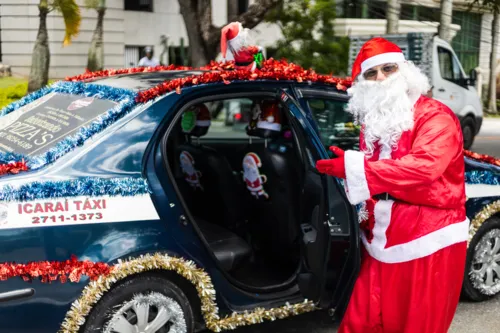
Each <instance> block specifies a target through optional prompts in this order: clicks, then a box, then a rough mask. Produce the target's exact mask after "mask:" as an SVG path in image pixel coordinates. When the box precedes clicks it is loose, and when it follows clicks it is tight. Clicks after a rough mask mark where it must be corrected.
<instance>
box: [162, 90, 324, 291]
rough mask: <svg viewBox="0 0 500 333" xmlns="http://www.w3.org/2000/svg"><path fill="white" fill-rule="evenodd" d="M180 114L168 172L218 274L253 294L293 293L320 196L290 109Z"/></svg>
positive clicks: (262, 102)
mask: <svg viewBox="0 0 500 333" xmlns="http://www.w3.org/2000/svg"><path fill="white" fill-rule="evenodd" d="M229 107H230V108H232V109H231V110H227V108H229ZM235 108H236V109H237V110H236V111H235ZM179 112H181V113H182V114H181V116H180V117H178V118H177V119H178V121H177V122H176V123H175V124H174V126H173V127H172V128H171V130H170V132H169V133H168V137H167V140H166V145H167V148H166V152H167V161H168V163H167V164H168V166H169V168H170V171H171V175H172V176H173V178H174V179H173V181H174V182H175V184H176V186H177V189H178V192H179V195H180V196H181V197H182V199H183V201H184V203H185V206H186V208H187V210H189V212H190V215H191V216H192V217H193V219H194V221H192V222H193V224H194V225H196V226H197V229H198V231H199V234H200V236H201V238H202V240H203V241H204V242H205V244H206V245H207V246H208V248H209V250H210V251H211V252H212V253H213V255H214V257H215V258H216V260H217V262H218V265H219V268H221V270H222V271H223V272H225V274H227V275H228V276H229V277H231V278H232V279H233V280H234V281H237V282H238V283H239V284H240V285H244V286H247V287H251V288H254V289H255V288H257V289H258V288H262V289H266V288H267V289H269V290H270V288H273V287H274V288H279V286H281V287H284V286H286V285H290V284H291V283H293V282H294V280H295V278H296V275H297V273H298V272H299V270H300V263H301V243H300V238H301V223H302V221H304V220H308V219H310V218H311V216H314V215H311V212H313V211H315V212H316V214H317V208H316V210H315V209H314V207H317V206H318V202H319V201H320V198H321V197H323V192H322V185H321V181H316V182H311V181H309V182H308V181H307V179H306V178H307V172H306V171H305V169H306V168H305V167H304V165H305V163H304V159H305V158H306V157H304V156H306V154H304V153H303V152H301V148H300V144H299V139H298V137H297V135H296V131H294V126H292V124H291V121H292V120H291V119H290V118H289V115H288V112H285V107H284V106H283V105H282V104H281V102H280V101H279V100H278V99H274V98H273V97H264V96H262V97H247V98H231V99H219V100H213V101H208V102H200V103H196V104H194V105H190V106H187V107H185V108H184V109H181V110H180V111H179ZM228 112H229V113H231V114H235V115H238V114H240V116H238V119H235V120H237V121H233V122H230V123H228V122H227V121H226V120H227V113H228ZM242 119H245V124H244V126H243V125H242V124H241V122H242ZM309 158H310V156H309ZM311 184H312V185H311ZM312 214H314V213H312Z"/></svg>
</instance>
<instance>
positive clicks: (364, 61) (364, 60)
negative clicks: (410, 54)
mask: <svg viewBox="0 0 500 333" xmlns="http://www.w3.org/2000/svg"><path fill="white" fill-rule="evenodd" d="M403 61H406V59H405V56H404V54H403V52H402V51H401V49H400V48H399V46H397V45H396V44H394V43H392V42H389V41H388V40H387V39H384V38H382V37H375V38H372V39H370V40H369V41H367V42H366V43H365V44H364V45H363V46H362V47H361V50H359V53H358V56H357V57H356V60H355V61H354V64H353V65H352V79H353V80H355V79H356V77H357V76H358V75H359V74H363V73H364V72H366V71H367V70H368V69H370V68H372V67H375V66H379V65H382V64H387V63H394V62H403Z"/></svg>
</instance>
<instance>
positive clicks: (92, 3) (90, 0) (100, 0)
mask: <svg viewBox="0 0 500 333" xmlns="http://www.w3.org/2000/svg"><path fill="white" fill-rule="evenodd" d="M85 7H87V8H92V9H96V10H97V9H99V8H105V7H106V0H85Z"/></svg>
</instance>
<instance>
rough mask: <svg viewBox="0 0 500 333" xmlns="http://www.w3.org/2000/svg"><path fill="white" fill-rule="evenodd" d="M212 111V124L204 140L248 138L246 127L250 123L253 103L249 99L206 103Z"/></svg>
mask: <svg viewBox="0 0 500 333" xmlns="http://www.w3.org/2000/svg"><path fill="white" fill-rule="evenodd" d="M204 104H205V106H206V107H207V108H208V110H209V111H210V115H211V118H212V122H211V125H210V128H209V130H208V132H207V134H206V135H205V136H204V138H210V139H230V138H248V136H247V133H246V130H245V128H246V126H247V125H248V123H249V122H250V118H251V109H252V105H253V101H252V100H251V99H249V98H232V99H224V100H219V101H213V102H207V103H204Z"/></svg>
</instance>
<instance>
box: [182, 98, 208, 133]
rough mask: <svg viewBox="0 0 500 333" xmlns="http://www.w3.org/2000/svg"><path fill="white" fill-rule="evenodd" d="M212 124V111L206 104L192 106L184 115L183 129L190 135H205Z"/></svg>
mask: <svg viewBox="0 0 500 333" xmlns="http://www.w3.org/2000/svg"><path fill="white" fill-rule="evenodd" d="M210 124H211V120H210V111H208V108H207V107H206V106H205V104H198V105H195V106H192V107H190V108H189V109H188V110H186V111H185V112H184V114H183V115H182V121H181V127H182V131H183V132H184V133H186V134H188V135H192V136H195V137H201V136H204V135H205V134H207V132H208V129H209V128H210Z"/></svg>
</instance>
